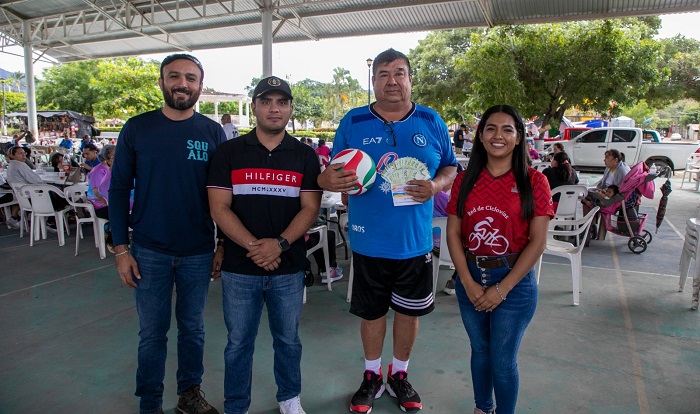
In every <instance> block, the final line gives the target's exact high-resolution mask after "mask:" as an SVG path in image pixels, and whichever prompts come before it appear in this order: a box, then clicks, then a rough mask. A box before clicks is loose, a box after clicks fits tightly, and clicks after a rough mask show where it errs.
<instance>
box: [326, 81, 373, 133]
mask: <svg viewBox="0 0 700 414" xmlns="http://www.w3.org/2000/svg"><path fill="white" fill-rule="evenodd" d="M364 99H366V98H365V91H364V90H363V89H362V86H360V82H359V81H358V80H357V79H355V78H353V77H352V76H350V71H348V70H347V69H345V68H341V67H337V68H335V69H333V82H332V83H330V84H328V85H327V87H326V100H327V102H328V109H329V112H330V113H329V115H330V118H331V121H332V122H333V123H334V124H337V123H338V122H339V121H340V119H341V118H342V117H343V116H344V115H345V114H346V113H347V112H348V111H349V110H350V109H351V108H354V107H356V106H360V105H361V104H362V102H363V100H364Z"/></svg>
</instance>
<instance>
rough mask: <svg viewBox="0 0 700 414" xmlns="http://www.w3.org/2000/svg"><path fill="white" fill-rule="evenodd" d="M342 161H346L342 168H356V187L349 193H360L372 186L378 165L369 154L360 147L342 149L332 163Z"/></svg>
mask: <svg viewBox="0 0 700 414" xmlns="http://www.w3.org/2000/svg"><path fill="white" fill-rule="evenodd" d="M341 162H344V163H345V166H343V167H342V168H341V170H355V175H357V183H356V184H355V188H354V189H352V190H350V191H348V192H347V193H348V195H360V194H363V193H365V192H366V191H367V190H369V189H370V188H371V187H372V184H373V183H374V180H375V179H376V178H377V166H376V165H375V164H374V160H373V159H372V157H370V156H369V154H367V153H366V152H364V151H361V150H358V149H346V150H342V151H340V152H339V153H338V154H337V155H336V156H335V157H333V159H332V160H331V164H338V163H341Z"/></svg>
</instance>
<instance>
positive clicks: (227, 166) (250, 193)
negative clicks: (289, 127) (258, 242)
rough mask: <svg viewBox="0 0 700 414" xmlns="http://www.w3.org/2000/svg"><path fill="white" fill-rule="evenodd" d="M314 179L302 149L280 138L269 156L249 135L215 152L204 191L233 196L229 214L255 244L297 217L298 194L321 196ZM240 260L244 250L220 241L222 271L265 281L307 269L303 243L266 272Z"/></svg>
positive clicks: (313, 160) (309, 153)
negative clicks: (254, 238)
mask: <svg viewBox="0 0 700 414" xmlns="http://www.w3.org/2000/svg"><path fill="white" fill-rule="evenodd" d="M320 173H321V169H320V165H319V162H318V156H317V155H316V152H314V150H313V149H312V148H311V147H309V146H308V145H305V144H302V143H301V142H299V140H297V139H296V138H294V137H292V136H291V135H289V134H285V136H284V138H283V139H282V142H280V144H279V145H278V146H277V147H276V148H274V149H273V150H272V151H269V150H268V149H267V148H265V146H263V145H262V144H261V143H260V141H259V140H258V137H257V135H256V130H255V129H253V130H252V131H250V132H249V133H248V134H245V135H243V136H241V137H240V138H237V139H234V140H230V141H226V142H225V143H223V144H221V145H220V146H219V147H218V148H217V149H216V152H215V153H214V157H213V158H212V161H211V165H210V167H209V176H208V179H207V187H208V188H223V189H227V190H230V191H231V192H232V193H233V198H232V201H231V211H233V213H234V214H236V216H237V217H238V218H239V219H240V220H241V222H242V223H243V226H245V228H246V229H248V231H250V232H251V233H252V234H253V236H255V237H256V238H257V239H264V238H276V237H278V236H279V235H280V234H281V233H282V232H283V231H284V230H285V229H286V228H287V227H288V226H289V223H291V222H292V220H293V219H294V217H295V216H296V215H297V214H298V213H299V212H300V211H301V201H300V199H299V196H300V195H301V193H302V192H305V191H315V192H321V191H322V189H321V187H319V186H318V183H317V182H316V179H317V178H318V175H319V174H320ZM246 254H248V250H246V249H245V248H243V247H241V246H239V245H238V244H236V243H234V242H232V241H230V240H228V239H226V241H225V243H224V263H223V266H222V270H224V271H226V272H231V273H240V274H247V275H262V276H269V275H279V274H290V273H296V272H299V271H302V270H304V269H305V268H306V266H307V265H308V263H309V261H308V260H307V258H306V247H305V245H304V238H303V237H302V238H300V239H298V240H296V241H294V242H293V243H291V247H290V249H289V250H287V251H286V252H282V255H281V259H282V262H281V263H280V266H279V268H277V269H276V270H274V271H272V272H268V271H266V270H265V269H263V268H261V267H259V266H258V265H256V264H255V263H254V262H253V261H252V260H250V259H249V258H248V257H246Z"/></svg>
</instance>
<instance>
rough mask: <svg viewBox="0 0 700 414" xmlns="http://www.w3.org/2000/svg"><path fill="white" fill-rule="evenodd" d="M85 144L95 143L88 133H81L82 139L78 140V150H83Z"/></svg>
mask: <svg viewBox="0 0 700 414" xmlns="http://www.w3.org/2000/svg"><path fill="white" fill-rule="evenodd" d="M86 145H93V146H94V145H95V143H94V142H93V141H92V138H90V135H88V134H85V135H83V139H82V141H80V152H83V150H84V149H85V146H86ZM95 148H97V147H95Z"/></svg>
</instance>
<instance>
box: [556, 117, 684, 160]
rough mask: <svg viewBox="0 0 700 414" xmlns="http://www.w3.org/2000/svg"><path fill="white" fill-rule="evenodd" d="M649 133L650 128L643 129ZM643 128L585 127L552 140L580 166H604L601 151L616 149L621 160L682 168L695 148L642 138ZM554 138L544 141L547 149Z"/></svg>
mask: <svg viewBox="0 0 700 414" xmlns="http://www.w3.org/2000/svg"><path fill="white" fill-rule="evenodd" d="M647 132H649V133H651V131H647ZM644 133H645V132H644V131H642V130H641V129H639V128H623V127H605V128H594V129H591V130H590V131H585V132H584V133H582V134H581V135H579V136H578V138H576V139H573V140H571V141H556V142H560V143H561V144H562V145H563V146H564V151H566V153H567V154H568V155H569V159H570V160H571V164H572V165H573V166H574V167H578V168H580V169H601V168H605V164H604V162H603V158H604V154H605V151H607V150H608V149H616V150H618V151H620V152H621V153H623V154H625V163H626V164H627V165H630V166H632V165H634V164H636V163H638V162H639V161H644V162H645V163H646V164H647V165H651V164H656V166H657V167H659V168H660V167H662V166H668V167H670V168H671V169H681V168H685V163H686V161H687V159H688V156H689V155H690V154H692V153H693V152H695V151H696V150H697V149H698V144H697V143H691V142H682V143H681V142H678V143H670V142H665V143H663V142H654V141H644V140H643V139H642V137H643V134H644ZM553 144H554V142H546V143H545V144H544V147H545V150H546V151H547V152H549V151H551V147H552V145H553Z"/></svg>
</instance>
